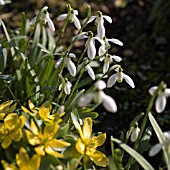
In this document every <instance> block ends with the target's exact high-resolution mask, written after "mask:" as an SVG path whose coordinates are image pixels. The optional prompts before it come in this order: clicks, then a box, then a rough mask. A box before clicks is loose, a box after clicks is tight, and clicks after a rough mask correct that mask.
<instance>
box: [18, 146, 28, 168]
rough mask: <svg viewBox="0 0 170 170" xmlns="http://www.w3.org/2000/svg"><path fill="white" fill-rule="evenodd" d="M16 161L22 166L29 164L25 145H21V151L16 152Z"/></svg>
mask: <svg viewBox="0 0 170 170" xmlns="http://www.w3.org/2000/svg"><path fill="white" fill-rule="evenodd" d="M16 162H17V165H18V166H19V167H20V168H21V167H27V164H28V162H29V156H28V154H27V152H26V150H25V149H24V148H23V147H21V148H20V150H19V153H18V154H16Z"/></svg>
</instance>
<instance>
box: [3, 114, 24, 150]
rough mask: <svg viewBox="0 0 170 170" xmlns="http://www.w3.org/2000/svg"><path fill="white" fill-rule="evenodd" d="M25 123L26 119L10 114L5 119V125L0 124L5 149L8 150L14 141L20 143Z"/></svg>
mask: <svg viewBox="0 0 170 170" xmlns="http://www.w3.org/2000/svg"><path fill="white" fill-rule="evenodd" d="M24 122H25V117H24V116H23V115H22V116H18V115H17V114H16V113H10V114H8V115H7V116H6V117H5V119H4V123H3V124H0V142H1V146H2V148H3V149H7V148H8V147H9V146H10V144H11V143H12V140H14V141H15V142H18V141H20V139H21V138H22V128H23V126H24Z"/></svg>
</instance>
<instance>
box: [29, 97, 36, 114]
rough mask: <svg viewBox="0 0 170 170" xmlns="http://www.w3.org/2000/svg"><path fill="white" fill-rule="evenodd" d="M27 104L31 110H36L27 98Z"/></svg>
mask: <svg viewBox="0 0 170 170" xmlns="http://www.w3.org/2000/svg"><path fill="white" fill-rule="evenodd" d="M28 106H29V108H30V109H31V111H32V112H36V110H35V106H34V104H33V103H32V102H31V100H28Z"/></svg>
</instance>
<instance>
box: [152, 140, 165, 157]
mask: <svg viewBox="0 0 170 170" xmlns="http://www.w3.org/2000/svg"><path fill="white" fill-rule="evenodd" d="M161 149H162V144H160V143H158V144H156V145H154V146H153V147H152V148H151V149H150V151H149V156H155V155H156V154H158V153H159V152H160V150H161Z"/></svg>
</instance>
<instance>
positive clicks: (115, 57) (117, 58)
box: [111, 55, 122, 62]
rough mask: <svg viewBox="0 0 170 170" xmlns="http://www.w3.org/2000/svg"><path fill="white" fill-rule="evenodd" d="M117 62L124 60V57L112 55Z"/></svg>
mask: <svg viewBox="0 0 170 170" xmlns="http://www.w3.org/2000/svg"><path fill="white" fill-rule="evenodd" d="M111 57H112V58H113V59H114V60H115V61H116V62H120V61H122V58H121V57H119V56H116V55H113V56H111Z"/></svg>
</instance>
